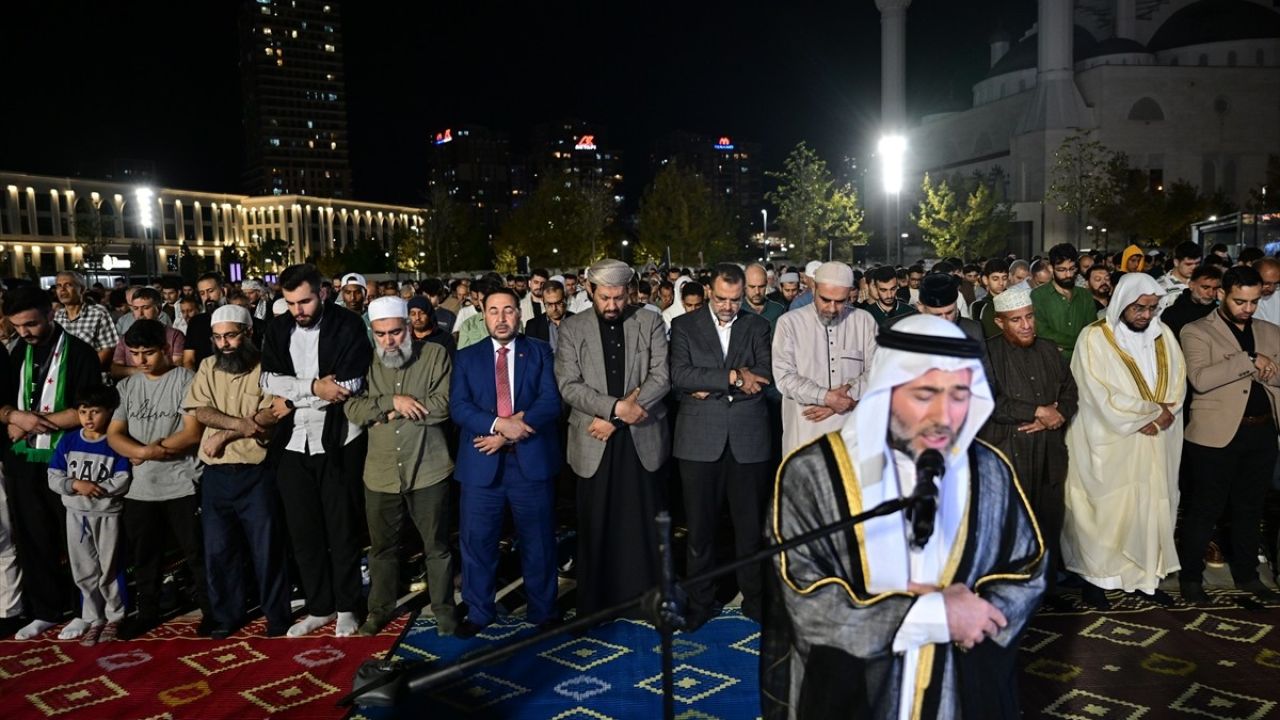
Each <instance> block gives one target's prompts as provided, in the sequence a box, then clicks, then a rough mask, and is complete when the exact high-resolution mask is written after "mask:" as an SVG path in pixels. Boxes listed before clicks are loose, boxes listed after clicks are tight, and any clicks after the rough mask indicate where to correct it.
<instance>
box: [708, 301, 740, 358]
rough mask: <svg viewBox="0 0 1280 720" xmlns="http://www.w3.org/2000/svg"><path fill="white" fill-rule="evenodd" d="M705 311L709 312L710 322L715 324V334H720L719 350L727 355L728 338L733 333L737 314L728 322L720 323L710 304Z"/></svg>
mask: <svg viewBox="0 0 1280 720" xmlns="http://www.w3.org/2000/svg"><path fill="white" fill-rule="evenodd" d="M707 312H709V313H711V322H712V323H714V324H715V326H716V335H719V336H720V351H721V352H722V353H724V356H725V357H729V338H730V337H731V336H732V335H733V323H734V321H736V320H737V319H738V316H737V315H734V316H733V318H732V319H731V320H729V322H727V323H722V322H720V318H718V317H716V311H715V310H713V309H711V306H710V305H708V306H707Z"/></svg>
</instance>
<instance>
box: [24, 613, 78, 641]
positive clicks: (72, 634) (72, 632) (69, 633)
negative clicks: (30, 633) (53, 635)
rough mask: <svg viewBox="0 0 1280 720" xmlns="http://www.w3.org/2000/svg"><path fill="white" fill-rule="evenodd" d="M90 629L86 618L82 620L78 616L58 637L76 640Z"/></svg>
mask: <svg viewBox="0 0 1280 720" xmlns="http://www.w3.org/2000/svg"><path fill="white" fill-rule="evenodd" d="M32 624H33V625H34V624H35V623H32ZM27 627H31V625H28V626H27ZM88 629H89V623H87V622H85V621H84V620H81V619H80V618H76V619H75V620H72V621H71V622H69V623H67V626H66V627H64V628H62V632H60V633H58V639H59V640H75V639H76V638H78V637H80V636H81V635H83V634H84V633H85V631H86V630H88Z"/></svg>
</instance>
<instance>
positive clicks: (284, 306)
mask: <svg viewBox="0 0 1280 720" xmlns="http://www.w3.org/2000/svg"><path fill="white" fill-rule="evenodd" d="M287 312H289V301H288V300H285V299H284V298H276V301H275V302H273V303H271V317H275V316H277V315H283V314H285V313H287Z"/></svg>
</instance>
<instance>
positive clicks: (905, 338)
mask: <svg viewBox="0 0 1280 720" xmlns="http://www.w3.org/2000/svg"><path fill="white" fill-rule="evenodd" d="M997 297H999V296H997ZM876 343H877V347H876V353H875V355H873V356H872V358H871V368H870V370H869V371H868V374H867V388H866V389H865V390H864V391H863V393H862V399H861V400H859V401H858V405H857V407H855V408H854V409H853V414H852V416H851V417H850V418H849V420H848V422H846V423H845V425H844V429H843V430H842V432H843V433H844V434H845V436H846V437H847V438H851V439H853V438H856V439H857V446H858V457H857V458H855V461H856V462H857V463H858V465H859V470H860V471H862V472H863V473H864V474H863V475H862V477H876V478H878V477H880V470H881V469H882V468H883V463H884V455H885V441H884V440H883V439H882V438H886V437H888V430H889V412H890V397H891V395H892V393H893V389H894V388H895V387H898V386H899V385H904V384H906V383H909V382H911V381H912V380H915V379H916V378H918V377H920V376H921V375H924V374H925V373H927V372H929V371H930V370H942V371H943V372H956V371H958V370H970V371H972V373H973V374H972V376H971V377H970V379H969V414H968V416H967V417H966V418H965V421H964V425H963V426H961V428H960V431H959V433H958V434H957V436H956V440H955V444H954V445H953V446H952V449H951V455H950V457H948V458H947V466H948V467H949V468H950V467H952V465H953V463H956V462H960V461H961V460H962V459H963V457H964V455H965V454H966V453H967V452H968V449H969V445H970V444H971V443H972V442H973V438H974V437H975V436H976V435H977V434H978V430H979V429H980V428H981V427H982V426H983V424H984V423H986V421H987V418H988V417H990V416H991V412H992V410H994V409H995V399H994V397H993V396H992V393H991V387H990V386H989V385H988V384H987V377H986V374H985V373H984V372H983V370H982V345H981V344H980V343H978V342H977V341H975V340H972V339H970V338H969V337H968V336H967V335H965V333H964V331H963V330H961V329H960V326H959V325H956V324H955V323H953V322H951V321H949V320H945V319H943V318H941V317H937V316H934V315H923V314H922V315H909V316H907V317H904V318H902V319H901V320H899V321H897V322H895V323H894V324H893V325H892V326H891V327H886V328H883V329H881V330H880V334H879V335H878V336H877V337H876ZM864 463H870V464H869V465H866V466H865V467H864ZM872 471H873V473H874V474H866V473H867V472H872Z"/></svg>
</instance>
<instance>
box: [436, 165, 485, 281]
mask: <svg viewBox="0 0 1280 720" xmlns="http://www.w3.org/2000/svg"><path fill="white" fill-rule="evenodd" d="M428 205H429V207H428V208H427V212H426V223H425V224H424V225H423V231H422V233H423V234H422V238H421V240H420V242H419V244H420V247H419V248H418V252H423V253H426V255H425V256H420V257H421V259H422V260H423V261H424V263H423V267H422V269H423V270H426V269H428V268H435V270H436V272H437V273H444V272H446V271H447V270H459V269H472V270H474V269H479V268H487V267H490V266H491V264H492V255H491V253H492V248H491V247H490V243H489V238H488V237H486V235H485V233H484V229H483V228H482V227H481V226H480V224H479V222H478V221H477V219H476V216H475V211H474V209H473V208H472V207H471V206H469V205H465V204H463V203H460V202H458V201H457V200H455V199H454V198H453V196H452V195H450V194H449V191H448V190H447V189H445V188H444V187H443V186H441V185H436V186H435V187H433V188H432V189H431V197H430V198H429V202H428Z"/></svg>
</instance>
